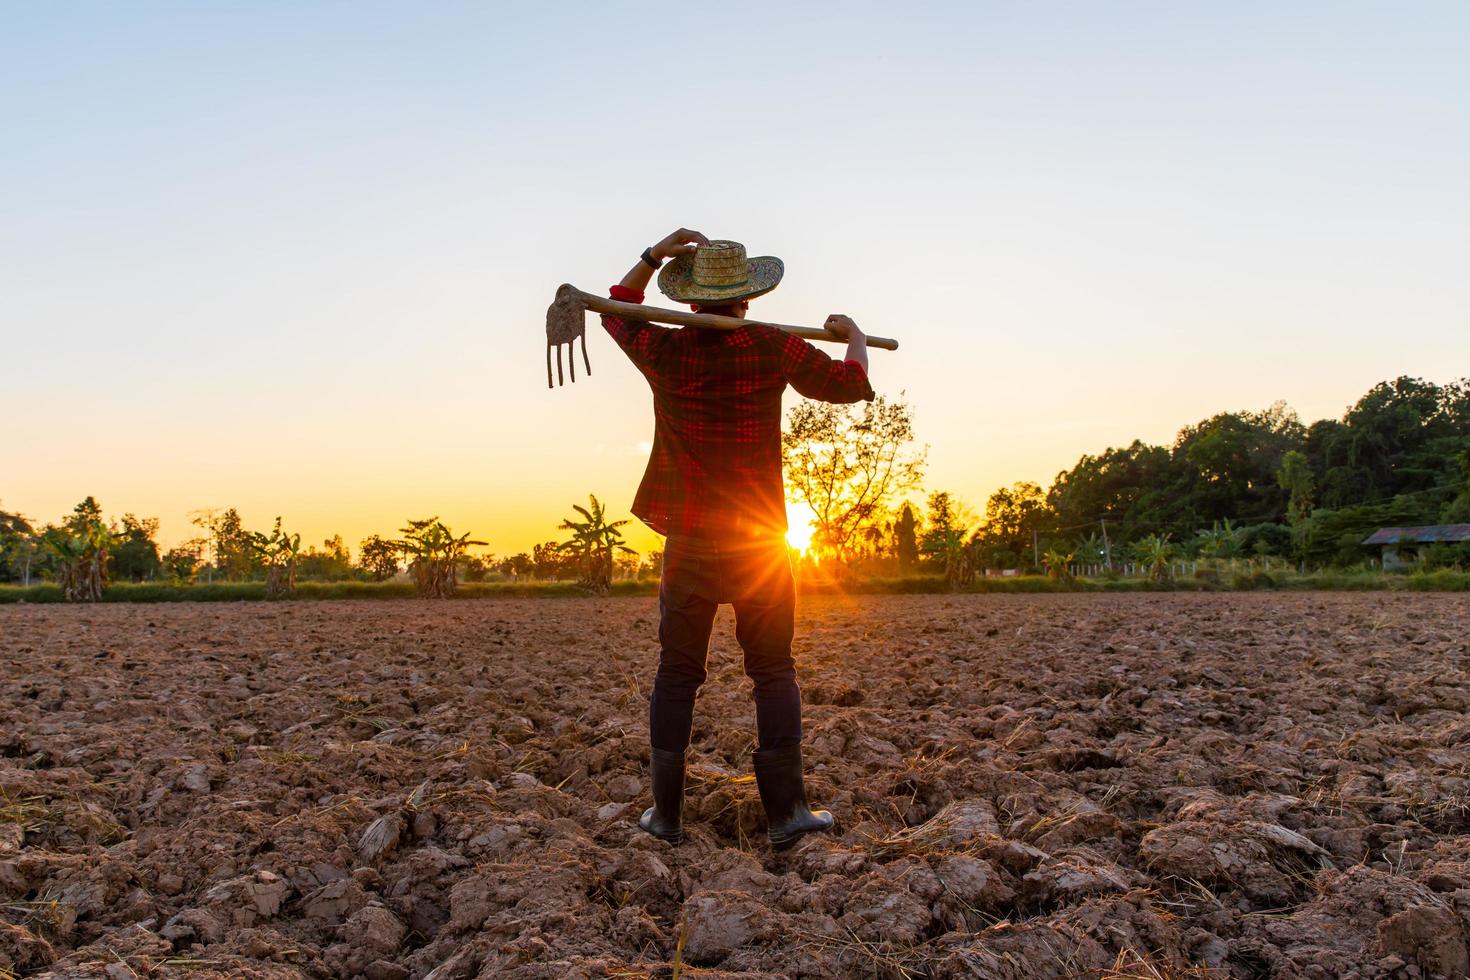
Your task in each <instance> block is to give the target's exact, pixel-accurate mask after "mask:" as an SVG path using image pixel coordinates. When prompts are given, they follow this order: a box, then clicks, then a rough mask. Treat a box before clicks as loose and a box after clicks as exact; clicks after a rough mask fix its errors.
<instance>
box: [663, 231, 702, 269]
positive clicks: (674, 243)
mask: <svg viewBox="0 0 1470 980" xmlns="http://www.w3.org/2000/svg"><path fill="white" fill-rule="evenodd" d="M708 244H709V239H708V238H705V237H704V236H703V235H702V234H700V233H699V232H697V231H690V230H689V229H688V228H680V229H679V230H678V231H676V232H674V233H672V234H670V235H669V236H667V237H666V238H665V239H664V240H663V241H661V242H659V243H658V244H657V245H655V246H653V248H651V249H649V251H651V252H652V253H653V257H654V258H656V259H658V260H659V261H663V260H664V259H672V258H673V257H674V256H676V255H688V254H689V253H690V252H693V251H694V250H695V249H696V248H698V247H699V246H700V245H708Z"/></svg>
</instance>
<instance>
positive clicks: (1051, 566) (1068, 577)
mask: <svg viewBox="0 0 1470 980" xmlns="http://www.w3.org/2000/svg"><path fill="white" fill-rule="evenodd" d="M1076 557H1077V556H1076V555H1074V554H1071V553H1069V552H1065V551H1063V550H1062V549H1060V548H1048V549H1047V551H1046V554H1044V555H1042V556H1041V563H1042V564H1043V565H1045V566H1046V575H1047V578H1049V579H1051V580H1052V581H1053V582H1070V581H1072V562H1073V561H1074V560H1075V559H1076Z"/></svg>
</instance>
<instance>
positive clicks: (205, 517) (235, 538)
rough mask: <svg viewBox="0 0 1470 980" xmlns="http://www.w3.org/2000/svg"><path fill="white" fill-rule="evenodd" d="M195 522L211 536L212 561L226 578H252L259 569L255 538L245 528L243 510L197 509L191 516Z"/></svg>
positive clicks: (222, 576) (241, 580)
mask: <svg viewBox="0 0 1470 980" xmlns="http://www.w3.org/2000/svg"><path fill="white" fill-rule="evenodd" d="M191 520H192V522H193V524H194V525H195V526H196V527H198V528H200V529H201V530H203V531H204V532H205V533H206V534H207V535H208V540H209V551H210V556H209V562H210V565H211V567H212V569H213V570H214V571H215V572H218V573H219V575H220V577H221V578H223V579H225V580H226V581H231V582H243V581H246V580H247V579H249V578H251V577H252V576H253V574H254V572H255V570H256V569H257V568H258V565H257V564H256V561H255V558H256V555H255V549H254V546H253V542H254V539H253V537H252V536H251V532H250V531H247V530H245V523H244V521H242V520H241V519H240V513H239V511H237V510H235V508H233V507H230V508H228V509H227V510H225V511H223V512H219V511H214V510H202V511H195V512H194V513H193V514H192V515H191Z"/></svg>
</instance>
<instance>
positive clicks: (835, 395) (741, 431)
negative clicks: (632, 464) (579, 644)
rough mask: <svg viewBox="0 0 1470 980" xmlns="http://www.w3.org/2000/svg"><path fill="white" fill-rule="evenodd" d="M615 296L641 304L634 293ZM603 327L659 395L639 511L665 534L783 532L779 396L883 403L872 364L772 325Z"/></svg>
mask: <svg viewBox="0 0 1470 980" xmlns="http://www.w3.org/2000/svg"><path fill="white" fill-rule="evenodd" d="M611 295H612V298H613V299H617V300H623V301H625V302H628V303H641V302H643V294H642V293H640V292H637V291H635V290H632V289H628V288H626V287H624V286H614V287H612V291H611ZM602 325H603V327H605V328H606V329H607V332H608V333H609V334H610V335H611V336H612V339H613V340H616V341H617V342H618V346H619V347H621V348H622V349H623V351H624V352H625V353H626V354H627V355H628V357H629V358H630V359H631V360H632V361H633V363H634V364H635V365H637V367H638V370H640V371H642V372H643V376H644V377H645V378H647V379H648V385H649V387H650V388H652V389H653V452H652V454H651V455H650V456H649V459H648V469H647V470H646V471H645V472H644V474H643V482H642V483H641V484H640V485H639V487H638V495H637V496H636V497H634V498H633V513H634V514H636V515H637V516H638V517H640V518H642V519H643V521H644V523H646V524H647V525H648V526H649V527H651V528H653V529H654V530H655V531H657V532H658V533H660V534H665V535H667V534H689V535H696V536H700V537H726V536H737V537H747V536H756V535H780V534H783V533H785V531H786V490H785V486H784V485H783V483H782V480H781V393H782V392H783V391H785V390H786V386H787V385H788V384H789V385H791V387H793V388H795V389H796V390H797V391H798V392H800V393H801V394H803V395H805V396H806V397H808V398H816V399H818V400H820V401H824V402H839V403H848V402H856V401H872V400H873V386H872V385H870V384H869V383H868V375H867V372H865V371H864V370H863V368H862V365H860V364H858V363H857V362H856V361H837V360H833V359H832V358H830V357H828V356H827V355H826V354H824V353H822V352H821V351H819V350H817V349H816V348H815V347H813V346H812V345H811V344H809V343H807V342H806V341H805V340H802V339H801V338H800V337H793V336H792V335H791V334H788V333H783V332H781V331H780V330H776V329H774V328H771V327H763V326H759V325H756V324H751V325H750V326H747V327H741V328H740V329H738V330H703V329H700V328H698V327H681V328H679V329H674V330H671V329H667V328H664V327H655V326H654V325H653V324H651V323H648V322H647V321H644V320H623V319H620V318H619V317H615V316H608V315H604V316H603V318H602Z"/></svg>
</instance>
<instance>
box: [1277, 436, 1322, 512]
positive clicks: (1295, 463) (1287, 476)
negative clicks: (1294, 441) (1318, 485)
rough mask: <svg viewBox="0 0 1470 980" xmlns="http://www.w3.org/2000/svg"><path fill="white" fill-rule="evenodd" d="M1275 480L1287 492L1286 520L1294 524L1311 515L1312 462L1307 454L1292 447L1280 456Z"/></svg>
mask: <svg viewBox="0 0 1470 980" xmlns="http://www.w3.org/2000/svg"><path fill="white" fill-rule="evenodd" d="M1276 482H1277V483H1279V484H1280V485H1281V488H1282V489H1283V490H1285V491H1286V492H1287V495H1288V496H1287V502H1286V520H1287V523H1288V524H1292V525H1296V524H1300V523H1301V522H1302V521H1305V520H1306V519H1307V518H1309V517H1311V516H1312V492H1313V490H1314V489H1315V487H1314V486H1313V479H1312V464H1311V461H1310V460H1308V459H1307V454H1306V453H1303V452H1299V451H1298V450H1295V449H1293V450H1292V451H1291V452H1289V453H1287V454H1286V455H1285V456H1283V457H1281V466H1280V468H1278V469H1277V470H1276Z"/></svg>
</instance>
